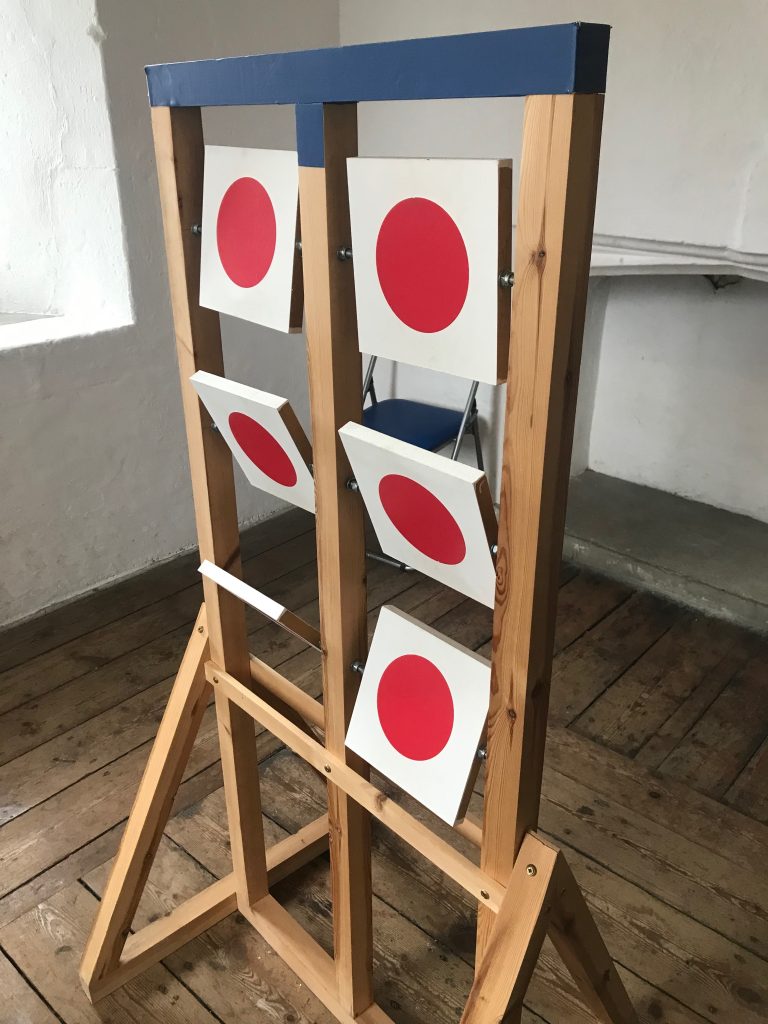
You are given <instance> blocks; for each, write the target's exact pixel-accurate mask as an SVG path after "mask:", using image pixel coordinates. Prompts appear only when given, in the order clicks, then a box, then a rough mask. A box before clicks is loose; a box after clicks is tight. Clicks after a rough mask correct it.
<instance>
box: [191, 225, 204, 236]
mask: <svg viewBox="0 0 768 1024" xmlns="http://www.w3.org/2000/svg"><path fill="white" fill-rule="evenodd" d="M190 231H191V232H192V234H193V235H202V233H203V225H202V224H193V225H192V227H191V228H190Z"/></svg>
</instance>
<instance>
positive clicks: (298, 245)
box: [296, 239, 301, 252]
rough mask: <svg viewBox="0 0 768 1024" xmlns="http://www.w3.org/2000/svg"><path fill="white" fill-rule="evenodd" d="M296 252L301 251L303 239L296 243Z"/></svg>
mask: <svg viewBox="0 0 768 1024" xmlns="http://www.w3.org/2000/svg"><path fill="white" fill-rule="evenodd" d="M296 252H301V239H299V240H298V242H297V243H296Z"/></svg>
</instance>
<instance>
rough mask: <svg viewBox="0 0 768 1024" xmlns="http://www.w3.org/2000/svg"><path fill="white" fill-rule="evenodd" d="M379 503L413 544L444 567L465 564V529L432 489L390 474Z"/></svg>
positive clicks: (382, 484) (382, 485)
mask: <svg viewBox="0 0 768 1024" xmlns="http://www.w3.org/2000/svg"><path fill="white" fill-rule="evenodd" d="M379 500H380V501H381V504H382V507H383V509H384V511H385V512H386V514H387V516H388V517H389V519H390V522H391V523H392V525H393V526H394V527H395V529H396V530H397V531H398V533H400V534H402V536H403V537H405V539H406V540H407V541H408V543H409V544H413V546H414V547H415V548H416V550H417V551H420V552H421V553H422V555H426V556H427V558H431V559H433V560H434V561H435V562H440V563H442V564H443V565H458V564H459V563H460V562H463V561H464V557H465V555H466V553H467V545H466V542H465V540H464V534H463V533H462V532H461V527H460V526H459V524H458V523H457V522H456V520H455V519H454V517H453V515H452V514H451V512H449V510H448V509H447V508H446V506H445V505H444V504H443V503H442V501H440V499H439V498H437V497H436V496H435V495H434V494H433V493H432V492H431V491H430V490H428V489H427V488H426V487H424V486H423V485H422V484H420V483H417V482H416V481H415V480H412V479H411V478H410V477H407V476H401V475H400V474H399V473H389V474H387V476H384V477H382V478H381V480H380V481H379Z"/></svg>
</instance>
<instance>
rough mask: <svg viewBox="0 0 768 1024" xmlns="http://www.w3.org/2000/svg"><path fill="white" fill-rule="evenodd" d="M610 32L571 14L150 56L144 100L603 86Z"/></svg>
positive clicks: (284, 99) (338, 98)
mask: <svg viewBox="0 0 768 1024" xmlns="http://www.w3.org/2000/svg"><path fill="white" fill-rule="evenodd" d="M609 33H610V28H609V27H608V26H607V25H590V24H585V23H582V22H575V23H572V24H568V25H545V26H542V27H540V28H513V29H504V30H502V31H499V32H474V33H471V34H469V35H461V36H434V37H430V38H427V39H403V40H398V41H396V42H391V43H363V44H361V45H359V46H336V47H330V48H328V49H323V50H298V51H295V52H291V53H265V54H257V55H255V56H252V57H223V58H221V59H219V60H194V61H185V62H183V63H178V64H151V65H150V66H149V67H148V68H147V69H146V70H147V80H148V84H149V102H150V103H151V104H152V106H153V107H224V106H251V105H260V104H273V103H357V102H360V103H367V102H371V101H375V100H433V99H464V98H478V97H482V96H529V95H534V94H537V93H538V94H553V93H572V92H603V91H604V90H605V73H606V66H607V61H608V35H609Z"/></svg>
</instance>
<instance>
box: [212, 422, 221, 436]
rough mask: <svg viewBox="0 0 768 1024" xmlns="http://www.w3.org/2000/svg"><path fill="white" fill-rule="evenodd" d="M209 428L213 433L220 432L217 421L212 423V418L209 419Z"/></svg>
mask: <svg viewBox="0 0 768 1024" xmlns="http://www.w3.org/2000/svg"><path fill="white" fill-rule="evenodd" d="M211 430H212V431H213V432H214V434H220V433H221V431H220V430H219V425H218V423H214V422H213V420H211Z"/></svg>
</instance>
